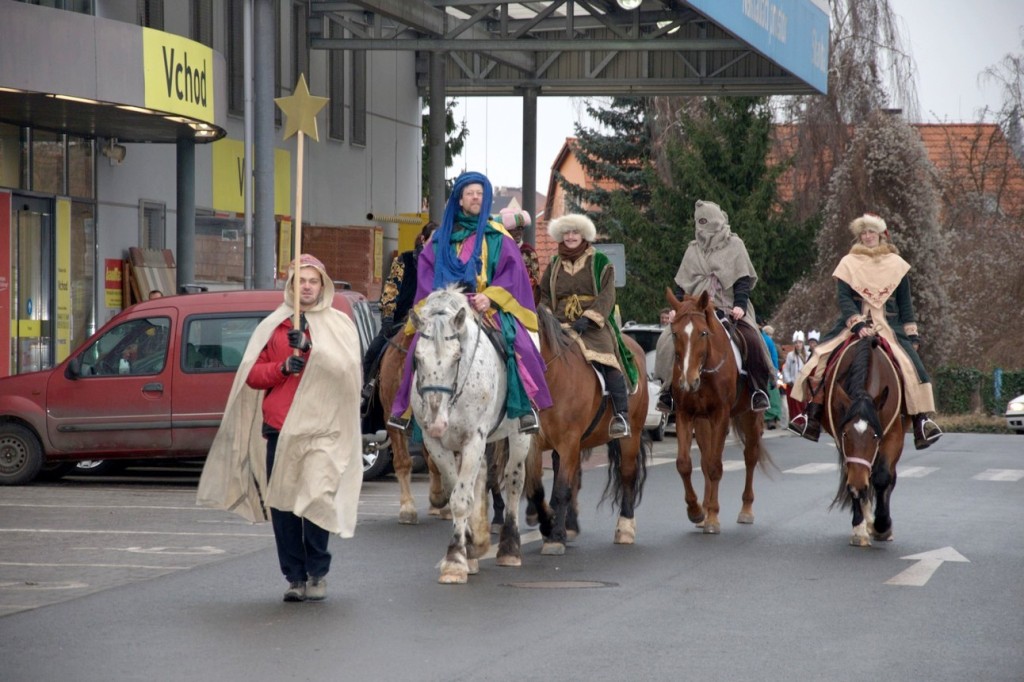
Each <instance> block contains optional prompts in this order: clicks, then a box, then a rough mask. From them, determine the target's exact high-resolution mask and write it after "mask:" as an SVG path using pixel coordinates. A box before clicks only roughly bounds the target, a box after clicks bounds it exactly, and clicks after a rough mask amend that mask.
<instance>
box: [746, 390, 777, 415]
mask: <svg viewBox="0 0 1024 682" xmlns="http://www.w3.org/2000/svg"><path fill="white" fill-rule="evenodd" d="M771 406H772V401H771V400H770V399H769V398H768V394H767V393H765V392H764V391H762V390H761V389H759V388H758V389H756V390H755V391H754V392H753V393H751V394H750V409H751V410H752V411H754V412H767V411H768V408H770V407H771Z"/></svg>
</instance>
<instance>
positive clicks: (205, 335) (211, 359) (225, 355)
mask: <svg viewBox="0 0 1024 682" xmlns="http://www.w3.org/2000/svg"><path fill="white" fill-rule="evenodd" d="M264 317H265V315H264V314H263V313H258V314H253V315H234V316H231V317H198V318H189V320H188V321H187V323H186V329H187V332H186V333H185V348H184V349H183V357H182V365H183V367H184V370H185V371H186V372H204V373H205V372H234V371H235V370H237V369H238V366H239V365H240V364H242V355H244V354H245V347H246V345H248V343H249V337H250V336H252V333H253V330H255V329H256V326H257V325H258V324H259V323H260V322H262V321H263V318H264Z"/></svg>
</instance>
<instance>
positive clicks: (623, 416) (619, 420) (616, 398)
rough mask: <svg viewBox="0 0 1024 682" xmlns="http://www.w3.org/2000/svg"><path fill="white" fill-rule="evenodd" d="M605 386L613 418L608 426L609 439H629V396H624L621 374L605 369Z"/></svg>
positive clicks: (623, 380)
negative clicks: (610, 399) (609, 397)
mask: <svg viewBox="0 0 1024 682" xmlns="http://www.w3.org/2000/svg"><path fill="white" fill-rule="evenodd" d="M604 380H605V384H607V386H608V394H609V395H611V397H612V408H613V409H614V410H615V416H614V417H612V421H611V424H609V425H608V437H609V438H629V436H630V435H631V432H630V430H629V396H628V395H627V394H626V379H625V378H624V377H623V376H622V372H620V371H619V370H617V369H614V368H611V367H607V368H605V371H604Z"/></svg>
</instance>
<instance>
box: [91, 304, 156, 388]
mask: <svg viewBox="0 0 1024 682" xmlns="http://www.w3.org/2000/svg"><path fill="white" fill-rule="evenodd" d="M170 329H171V320H170V318H168V317H148V318H144V319H138V320H130V321H128V322H125V323H124V324H119V325H117V326H116V327H114V328H113V329H111V330H110V331H108V332H107V333H106V334H104V335H103V336H101V337H100V338H98V339H96V340H95V341H94V342H93V343H92V344H91V345H90V346H89V348H87V349H86V350H85V352H84V353H82V355H81V359H82V371H81V375H82V376H84V377H90V376H113V375H115V374H159V373H160V372H162V371H163V369H164V367H165V366H166V364H167V343H168V341H169V340H170Z"/></svg>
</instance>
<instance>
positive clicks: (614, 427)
mask: <svg viewBox="0 0 1024 682" xmlns="http://www.w3.org/2000/svg"><path fill="white" fill-rule="evenodd" d="M631 435H633V434H632V432H631V431H630V430H629V422H628V421H626V417H625V416H623V415H622V414H619V413H616V415H615V416H614V417H612V421H611V423H609V424H608V437H609V438H629V437H630V436H631Z"/></svg>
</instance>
